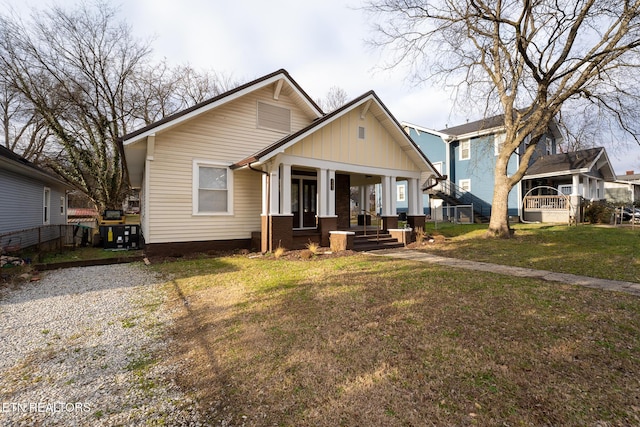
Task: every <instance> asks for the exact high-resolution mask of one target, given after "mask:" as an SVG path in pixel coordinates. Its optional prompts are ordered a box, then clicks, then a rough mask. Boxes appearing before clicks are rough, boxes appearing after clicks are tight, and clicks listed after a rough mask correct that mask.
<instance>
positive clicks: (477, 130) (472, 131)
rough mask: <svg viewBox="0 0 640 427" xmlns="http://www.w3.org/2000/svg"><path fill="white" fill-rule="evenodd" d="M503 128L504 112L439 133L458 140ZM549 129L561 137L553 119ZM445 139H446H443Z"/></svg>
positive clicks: (488, 133)
mask: <svg viewBox="0 0 640 427" xmlns="http://www.w3.org/2000/svg"><path fill="white" fill-rule="evenodd" d="M503 129H504V114H498V115H497V116H492V117H487V118H483V119H480V120H476V121H474V122H467V123H465V124H463V125H458V126H454V127H450V128H445V129H441V130H440V131H438V132H439V133H443V134H446V135H448V136H449V139H450V140H458V139H462V138H471V137H477V136H482V135H490V134H494V133H497V132H499V131H501V130H503ZM549 130H551V132H552V133H553V134H554V136H555V137H556V139H562V134H561V132H560V129H558V124H557V123H556V121H555V120H552V121H551V123H549ZM445 140H446V139H445Z"/></svg>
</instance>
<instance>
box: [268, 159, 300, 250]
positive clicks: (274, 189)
mask: <svg viewBox="0 0 640 427" xmlns="http://www.w3.org/2000/svg"><path fill="white" fill-rule="evenodd" d="M290 172H291V169H289V181H288V183H287V184H288V185H287V184H285V183H283V182H280V168H279V167H276V168H273V169H271V170H270V171H269V176H268V180H267V176H265V175H263V178H262V179H263V181H262V194H263V206H262V209H263V214H262V225H261V244H260V246H261V248H260V249H261V251H262V252H269V251H273V250H275V249H276V248H278V247H279V246H281V247H283V248H285V249H291V248H292V245H293V215H292V214H291V213H289V214H286V215H283V214H281V210H280V209H281V206H280V199H281V197H280V194H281V192H282V190H284V189H285V188H287V187H288V188H289V206H291V175H290ZM289 212H291V207H289Z"/></svg>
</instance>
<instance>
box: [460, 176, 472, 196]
mask: <svg viewBox="0 0 640 427" xmlns="http://www.w3.org/2000/svg"><path fill="white" fill-rule="evenodd" d="M466 183H468V184H469V185H468V187H469V189H468V190H465V189H464V187H465V185H464V184H466ZM458 187H460V190H461V191H465V192H467V193H471V180H470V179H461V180H460V181H458Z"/></svg>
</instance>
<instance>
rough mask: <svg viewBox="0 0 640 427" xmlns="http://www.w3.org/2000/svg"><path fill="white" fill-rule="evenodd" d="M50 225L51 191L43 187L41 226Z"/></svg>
mask: <svg viewBox="0 0 640 427" xmlns="http://www.w3.org/2000/svg"><path fill="white" fill-rule="evenodd" d="M50 223H51V189H50V188H49V187H44V190H43V191H42V224H43V225H49V224H50Z"/></svg>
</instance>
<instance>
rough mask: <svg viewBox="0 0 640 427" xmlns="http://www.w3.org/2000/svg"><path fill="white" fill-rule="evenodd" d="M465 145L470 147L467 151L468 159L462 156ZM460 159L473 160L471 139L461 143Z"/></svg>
mask: <svg viewBox="0 0 640 427" xmlns="http://www.w3.org/2000/svg"><path fill="white" fill-rule="evenodd" d="M463 144H464V145H467V146H468V150H467V152H468V155H467V157H463V156H462V153H463V151H464V150H463V149H462V145H463ZM459 157H460V160H469V159H471V140H470V139H464V140H462V141H460V156H459Z"/></svg>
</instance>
